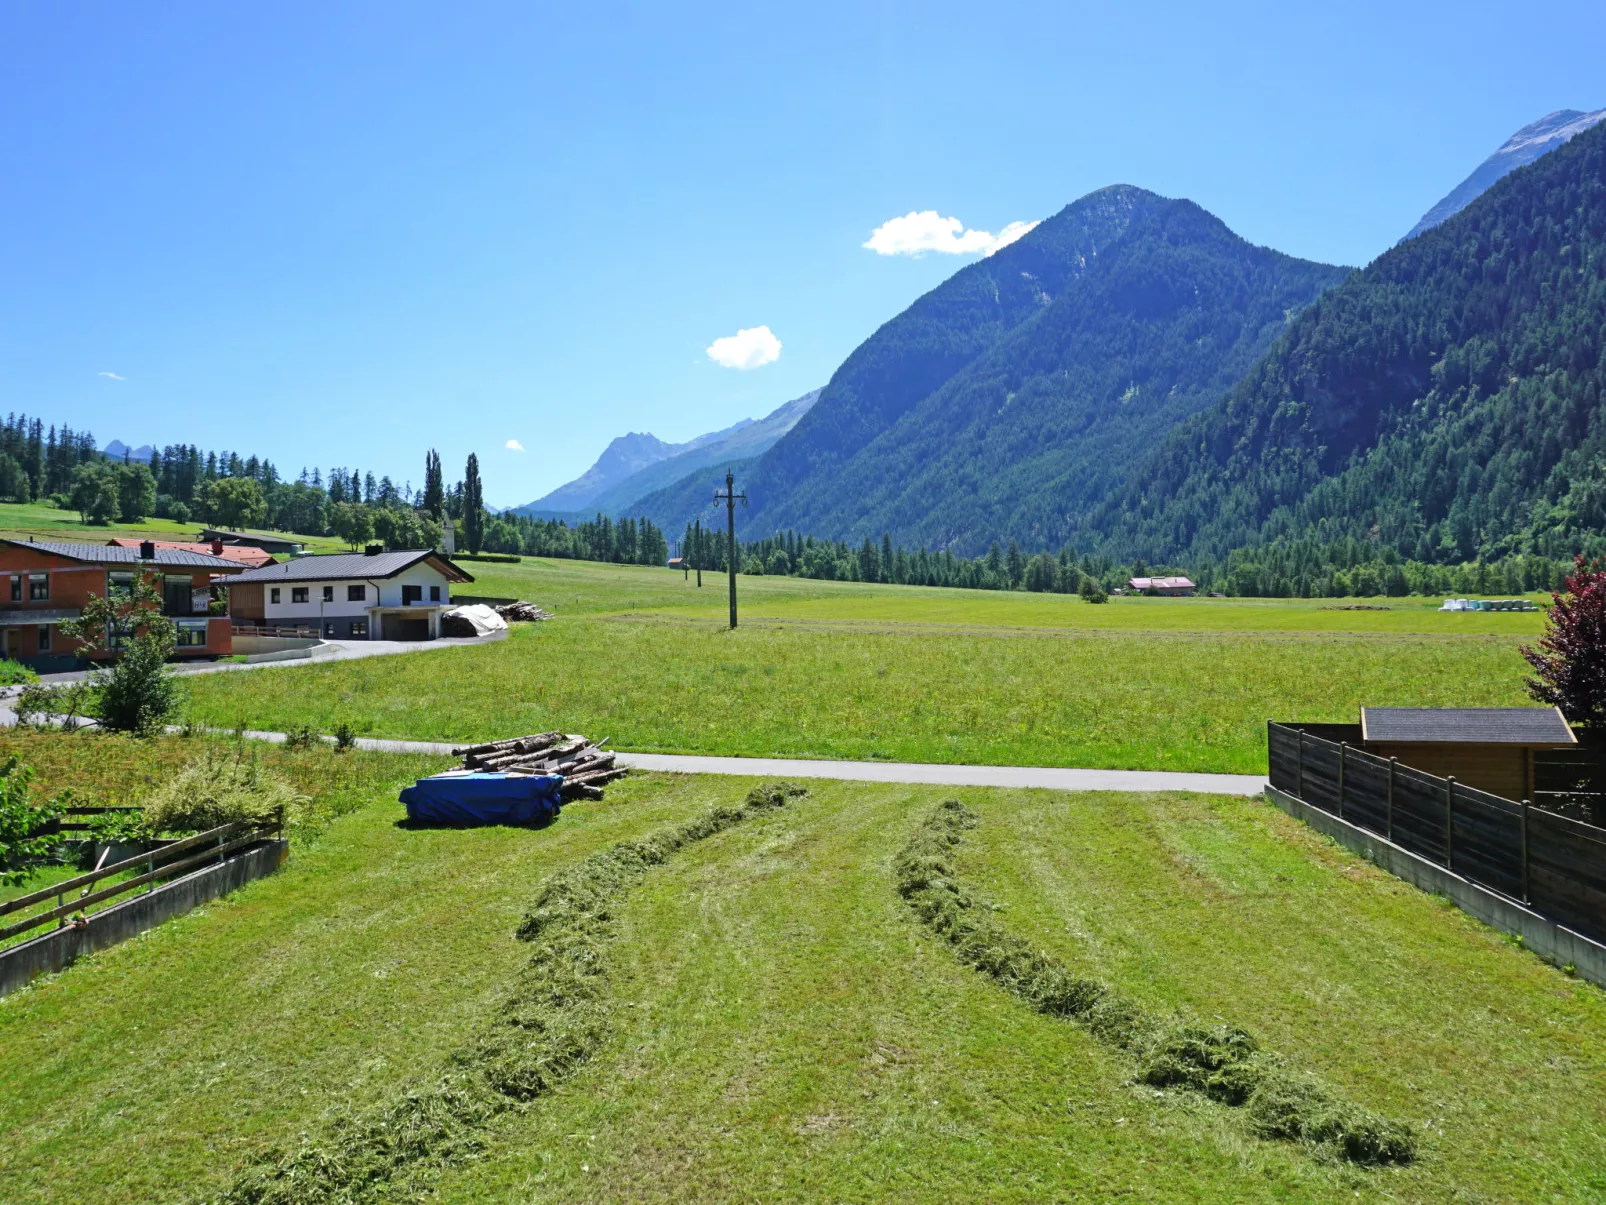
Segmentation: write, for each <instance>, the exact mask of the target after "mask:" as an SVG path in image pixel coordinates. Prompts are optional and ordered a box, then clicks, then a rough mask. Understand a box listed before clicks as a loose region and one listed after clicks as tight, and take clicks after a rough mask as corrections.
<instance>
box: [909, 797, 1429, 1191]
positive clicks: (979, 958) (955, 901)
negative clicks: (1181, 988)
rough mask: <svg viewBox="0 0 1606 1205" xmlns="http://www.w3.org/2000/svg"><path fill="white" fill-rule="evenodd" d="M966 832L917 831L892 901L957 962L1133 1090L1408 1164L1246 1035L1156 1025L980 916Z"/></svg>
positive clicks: (1384, 1134)
mask: <svg viewBox="0 0 1606 1205" xmlns="http://www.w3.org/2000/svg"><path fill="white" fill-rule="evenodd" d="M976 823H977V821H976V815H975V813H974V812H972V811H971V810H970V809H969V808H967V807H966V806H965V805H964V804H962V803H960V802H959V801H958V800H957V799H949V800H947V801H945V802H943V803H941V804H939V805H938V806H937V808H936V809H935V810H934V811H933V812H932V813H931V814H930V815H929V816H928V817H927V818H926V819H925V821H924V822H923V823H922V824H921V825H920V827H919V828H918V829H916V830H915V834H914V836H913V837H911V838H910V840H909V843H908V845H906V846H905V847H904V848H903V851H902V852H901V853H900V854H899V856H898V859H897V862H896V863H895V871H896V873H897V876H898V892H899V894H901V895H902V896H903V897H904V898H905V899H906V900H908V901H909V904H910V906H911V907H912V908H913V909H914V910H915V912H916V914H918V915H919V917H920V919H921V920H922V921H924V922H925V923H926V924H927V925H929V926H930V927H931V928H932V929H933V930H935V931H936V932H937V933H938V934H940V935H941V936H942V937H944V938H945V939H946V940H947V941H948V943H949V944H950V945H951V946H953V948H954V952H955V954H957V955H958V957H959V960H960V961H961V962H963V963H965V964H966V965H968V966H971V967H974V968H975V969H976V970H978V971H981V972H982V973H983V974H986V975H988V976H989V977H990V978H992V979H993V980H994V981H996V982H997V983H998V984H1000V985H1001V986H1002V987H1004V988H1006V989H1007V990H1009V991H1010V992H1012V993H1014V994H1015V995H1016V996H1019V997H1020V998H1021V999H1023V1000H1024V1001H1026V1002H1027V1003H1028V1004H1030V1005H1031V1006H1032V1007H1033V1008H1035V1009H1037V1010H1038V1011H1039V1012H1042V1013H1047V1014H1049V1015H1051V1016H1060V1017H1067V1018H1070V1019H1072V1020H1076V1021H1079V1022H1081V1023H1082V1024H1084V1025H1086V1026H1087V1028H1088V1031H1089V1032H1090V1033H1092V1034H1093V1036H1094V1037H1096V1038H1098V1040H1099V1041H1101V1042H1103V1043H1105V1044H1106V1045H1109V1046H1114V1047H1116V1048H1118V1049H1121V1050H1125V1051H1127V1052H1128V1053H1130V1054H1131V1055H1133V1056H1134V1057H1135V1058H1136V1060H1137V1072H1136V1074H1135V1075H1134V1077H1133V1078H1134V1079H1135V1080H1136V1081H1137V1082H1138V1083H1142V1084H1148V1085H1151V1086H1152V1087H1156V1088H1180V1089H1186V1090H1189V1091H1194V1092H1199V1093H1202V1094H1204V1095H1205V1096H1208V1097H1210V1098H1211V1099H1213V1100H1217V1101H1220V1102H1221V1103H1223V1104H1226V1105H1233V1106H1243V1107H1245V1109H1246V1111H1247V1113H1248V1115H1249V1119H1250V1124H1251V1126H1252V1127H1253V1128H1254V1130H1255V1132H1256V1133H1257V1134H1260V1135H1261V1136H1262V1137H1266V1138H1281V1139H1286V1140H1289V1141H1293V1142H1305V1143H1309V1144H1311V1145H1313V1146H1318V1147H1322V1148H1324V1149H1326V1150H1330V1151H1333V1152H1334V1153H1336V1154H1338V1155H1339V1156H1341V1157H1342V1158H1345V1159H1348V1160H1351V1161H1352V1162H1355V1163H1406V1162H1409V1161H1410V1160H1411V1159H1412V1158H1413V1157H1414V1155H1415V1149H1416V1146H1415V1138H1414V1136H1413V1134H1412V1132H1411V1129H1410V1127H1409V1126H1407V1125H1404V1124H1403V1123H1400V1122H1395V1121H1390V1120H1389V1119H1388V1118H1385V1117H1382V1116H1380V1115H1379V1114H1377V1113H1374V1112H1372V1111H1371V1110H1370V1109H1366V1108H1363V1107H1362V1106H1360V1105H1356V1104H1351V1103H1350V1102H1348V1101H1344V1100H1340V1099H1339V1098H1338V1097H1336V1096H1334V1095H1333V1094H1332V1093H1331V1092H1330V1091H1329V1090H1328V1089H1326V1088H1324V1087H1323V1086H1322V1085H1320V1084H1319V1083H1317V1082H1316V1081H1315V1080H1313V1079H1311V1078H1309V1077H1308V1076H1304V1075H1300V1074H1298V1073H1296V1072H1293V1071H1290V1070H1288V1069H1287V1068H1286V1067H1284V1066H1283V1064H1282V1063H1281V1061H1280V1060H1278V1059H1277V1058H1276V1057H1275V1056H1272V1055H1268V1054H1264V1053H1262V1052H1261V1051H1260V1050H1259V1048H1258V1046H1257V1044H1256V1042H1255V1039H1254V1037H1253V1036H1252V1035H1250V1034H1249V1033H1248V1032H1247V1031H1245V1030H1243V1029H1239V1028H1238V1027H1237V1026H1234V1025H1218V1026H1213V1027H1211V1026H1202V1025H1198V1024H1195V1023H1193V1022H1189V1021H1186V1020H1183V1021H1174V1020H1173V1021H1167V1020H1165V1019H1163V1018H1160V1017H1157V1016H1154V1015H1152V1014H1151V1013H1149V1012H1148V1011H1147V1010H1146V1009H1144V1008H1143V1007H1142V1006H1141V1005H1139V1004H1137V1003H1136V1002H1134V1001H1132V1000H1129V999H1126V998H1125V997H1123V996H1121V995H1120V994H1119V993H1118V992H1116V991H1115V990H1114V989H1113V988H1111V987H1109V986H1108V985H1106V984H1103V983H1100V982H1098V981H1097V980H1094V979H1082V978H1078V977H1076V976H1074V975H1072V974H1071V973H1070V971H1069V970H1067V969H1066V968H1065V967H1064V966H1062V965H1061V964H1060V963H1059V962H1058V961H1056V960H1055V959H1052V958H1050V957H1049V956H1048V955H1046V954H1042V953H1039V952H1037V951H1035V950H1033V949H1032V948H1031V946H1030V945H1028V944H1027V943H1026V942H1025V941H1023V940H1021V939H1020V938H1019V937H1017V936H1015V935H1014V934H1012V933H1009V932H1007V931H1006V930H1004V929H1003V928H1001V927H1000V926H999V925H997V924H995V923H994V922H993V921H992V920H990V919H989V918H988V917H986V916H984V915H981V913H980V912H979V911H978V909H977V907H976V904H975V901H974V900H973V899H972V897H971V896H970V894H969V893H968V892H967V891H966V890H965V889H964V887H963V886H962V885H961V884H960V882H959V880H958V876H957V874H956V872H955V870H954V867H953V860H952V854H953V850H954V848H955V847H956V846H957V845H958V844H959V843H960V841H961V840H962V839H963V836H964V834H965V832H966V831H967V830H969V829H972V828H974V827H975V826H976Z"/></svg>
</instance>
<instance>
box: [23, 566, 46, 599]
mask: <svg viewBox="0 0 1606 1205" xmlns="http://www.w3.org/2000/svg"><path fill="white" fill-rule="evenodd" d="M49 597H50V574H48V573H30V574H29V575H28V601H29V602H44V601H45V599H47V598H49Z"/></svg>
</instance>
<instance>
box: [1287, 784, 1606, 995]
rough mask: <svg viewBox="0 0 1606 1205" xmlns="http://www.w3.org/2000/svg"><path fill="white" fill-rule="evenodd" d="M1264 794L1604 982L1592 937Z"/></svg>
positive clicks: (1300, 804) (1314, 811) (1603, 963)
mask: <svg viewBox="0 0 1606 1205" xmlns="http://www.w3.org/2000/svg"><path fill="white" fill-rule="evenodd" d="M1266 799H1267V800H1268V801H1269V802H1271V803H1274V804H1276V805H1277V806H1278V807H1280V808H1282V810H1283V811H1285V812H1287V813H1288V814H1289V815H1290V816H1292V817H1293V818H1294V819H1296V820H1302V821H1304V822H1305V823H1306V824H1308V825H1310V826H1311V828H1313V829H1315V830H1316V831H1317V832H1320V833H1325V834H1326V835H1327V836H1329V837H1331V838H1333V840H1335V841H1337V842H1338V843H1339V844H1340V845H1342V846H1344V847H1345V848H1347V849H1350V850H1353V851H1354V852H1355V853H1358V854H1360V855H1361V857H1363V858H1365V859H1366V860H1367V861H1368V862H1371V863H1372V864H1373V865H1375V866H1377V867H1379V868H1380V869H1383V870H1386V871H1388V872H1389V873H1390V874H1392V875H1394V876H1396V877H1397V878H1401V879H1404V880H1405V881H1406V882H1407V883H1411V884H1414V885H1415V886H1417V887H1420V888H1422V890H1424V891H1431V892H1433V893H1434V894H1436V895H1443V896H1448V897H1449V898H1450V900H1451V901H1452V902H1453V903H1454V904H1455V905H1456V907H1458V908H1460V909H1461V910H1462V911H1463V912H1466V913H1468V914H1469V915H1471V916H1475V917H1477V918H1478V919H1479V920H1481V921H1482V922H1483V923H1484V924H1486V925H1490V926H1492V927H1493V928H1496V929H1501V930H1503V931H1505V932H1507V933H1513V934H1515V935H1517V936H1518V937H1521V938H1522V944H1523V946H1524V947H1526V948H1527V949H1529V950H1532V951H1533V952H1534V953H1535V954H1537V955H1539V957H1541V958H1543V959H1544V960H1545V961H1546V962H1551V963H1554V964H1555V965H1557V966H1571V967H1572V968H1573V969H1574V970H1575V971H1577V973H1578V975H1579V977H1580V978H1583V979H1587V980H1589V981H1590V982H1591V983H1596V984H1599V985H1601V986H1602V987H1606V945H1602V944H1601V943H1600V942H1597V941H1592V940H1591V939H1590V938H1587V937H1585V936H1584V935H1583V934H1582V933H1574V932H1573V931H1572V930H1571V929H1568V928H1564V927H1563V926H1561V925H1558V924H1557V923H1556V922H1555V921H1553V920H1547V919H1546V918H1545V917H1543V916H1540V915H1539V914H1538V913H1537V912H1534V911H1532V910H1531V909H1529V908H1527V907H1525V906H1524V905H1522V904H1520V903H1518V902H1517V901H1516V900H1512V899H1508V898H1506V897H1505V896H1503V895H1501V894H1499V893H1498V892H1494V891H1490V890H1489V889H1488V888H1487V887H1481V886H1479V885H1478V884H1477V883H1474V882H1472V881H1471V880H1469V879H1464V878H1462V877H1461V876H1460V875H1458V874H1455V873H1453V872H1451V871H1449V870H1446V869H1445V868H1444V867H1443V866H1440V865H1438V864H1437V863H1435V862H1429V861H1428V860H1427V859H1426V858H1422V857H1418V856H1417V855H1416V854H1413V853H1411V852H1409V851H1408V850H1404V849H1401V848H1400V847H1399V846H1398V845H1395V844H1394V843H1392V842H1391V841H1389V840H1387V839H1386V838H1384V837H1380V836H1378V835H1377V834H1376V833H1373V832H1368V831H1367V830H1366V829H1364V828H1358V827H1356V826H1355V825H1353V824H1351V823H1349V821H1347V820H1340V819H1339V818H1338V817H1337V816H1335V815H1333V814H1332V813H1331V812H1324V811H1322V810H1321V808H1315V807H1311V805H1310V804H1308V803H1306V802H1304V801H1303V800H1302V799H1299V798H1297V797H1295V796H1293V795H1290V794H1288V793H1287V792H1286V791H1279V790H1278V789H1277V788H1276V787H1271V786H1268V787H1267V788H1266Z"/></svg>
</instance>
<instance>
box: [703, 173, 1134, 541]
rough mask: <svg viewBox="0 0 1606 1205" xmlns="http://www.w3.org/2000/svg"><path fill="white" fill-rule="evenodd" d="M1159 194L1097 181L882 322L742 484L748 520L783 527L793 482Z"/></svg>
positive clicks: (854, 442)
mask: <svg viewBox="0 0 1606 1205" xmlns="http://www.w3.org/2000/svg"><path fill="white" fill-rule="evenodd" d="M1164 203H1165V202H1164V200H1163V198H1161V197H1157V196H1155V195H1154V194H1153V193H1150V192H1145V191H1144V190H1143V189H1141V188H1130V187H1126V186H1124V185H1122V186H1116V187H1113V188H1105V189H1101V190H1099V191H1098V192H1095V193H1092V194H1090V195H1088V196H1086V197H1083V198H1082V199H1081V200H1079V201H1076V202H1074V203H1073V204H1071V205H1068V206H1066V207H1065V208H1064V209H1062V210H1061V211H1060V212H1059V213H1057V214H1055V215H1054V216H1053V217H1051V218H1049V219H1048V220H1046V221H1044V222H1042V223H1041V224H1040V225H1039V226H1038V227H1037V228H1036V229H1035V230H1033V231H1032V232H1031V233H1030V234H1028V235H1026V236H1025V237H1024V238H1022V239H1019V240H1018V241H1016V242H1014V243H1011V244H1009V245H1008V246H1007V247H1005V248H1003V249H1002V250H1001V251H999V252H997V253H996V254H994V255H992V256H989V257H988V258H986V259H983V260H979V261H977V262H976V263H974V264H971V265H970V266H969V267H966V268H963V269H961V270H960V271H958V272H956V273H954V275H953V276H951V277H949V278H948V279H947V280H945V281H944V282H943V283H942V284H940V285H938V286H937V287H936V288H935V289H933V290H931V292H929V293H927V294H926V295H925V296H923V297H921V298H920V299H919V300H917V301H916V302H915V303H914V304H913V305H911V306H910V307H909V308H908V309H906V310H904V311H903V313H901V314H899V315H898V316H897V317H895V318H893V319H892V320H891V321H889V322H887V323H885V324H884V325H883V326H882V327H881V328H880V329H879V330H877V331H876V332H875V333H874V334H873V335H871V336H870V337H869V338H868V339H866V340H865V341H864V342H863V343H861V344H860V345H859V346H858V347H857V348H856V349H855V350H854V351H853V353H852V354H851V355H850V356H848V358H847V359H846V360H845V361H843V363H842V366H841V367H840V368H838V369H837V370H836V372H835V373H833V374H832V376H831V380H830V381H829V382H828V383H827V384H826V386H825V388H824V389H823V391H822V392H821V394H820V400H819V401H818V402H816V403H815V405H814V407H813V409H811V410H810V411H809V412H808V414H806V415H804V416H803V418H802V419H801V420H800V421H799V422H798V424H797V426H796V427H794V428H793V429H792V431H791V432H790V433H789V434H788V435H787V436H786V437H785V438H784V439H782V440H781V441H780V442H779V443H777V444H776V445H775V446H774V447H773V448H771V449H770V450H769V451H768V452H767V453H765V455H764V457H763V459H762V461H761V463H760V466H759V467H758V469H757V471H756V473H755V475H754V479H753V481H752V482H751V483H750V485H751V488H750V490H749V492H750V494H751V496H752V499H753V505H752V507H751V510H750V513H749V522H750V524H753V525H756V526H757V527H763V528H765V529H772V528H779V527H782V526H786V525H787V523H789V522H790V520H789V519H788V518H786V515H787V514H788V513H789V511H790V509H791V503H790V501H789V500H790V498H791V495H792V494H793V492H794V491H796V490H798V489H800V488H803V487H804V485H805V483H807V482H809V481H811V480H813V479H818V478H820V477H821V476H822V475H824V474H826V473H828V472H830V471H831V470H832V469H833V468H835V467H836V466H838V465H840V464H841V463H843V462H844V461H846V460H848V459H849V458H851V457H852V456H854V455H855V454H856V453H857V452H858V451H859V450H860V449H861V448H863V447H864V445H865V444H867V443H869V442H870V441H871V440H872V439H874V438H875V437H876V436H878V435H880V434H881V433H882V432H884V431H886V430H887V429H888V428H889V427H891V426H892V425H893V424H894V423H895V422H897V421H898V419H899V418H900V417H902V416H903V415H904V414H905V413H906V412H907V411H908V410H909V409H910V408H912V407H913V406H915V405H916V404H917V403H918V402H920V401H921V400H922V399H923V398H925V397H927V396H928V395H929V394H931V393H932V392H933V391H934V390H936V389H937V388H939V387H940V386H941V385H942V384H943V383H944V382H945V381H947V380H948V379H949V378H950V377H952V376H953V375H954V374H955V373H957V372H959V371H960V370H961V369H962V368H964V367H965V366H966V365H967V364H969V363H970V362H971V361H973V360H974V359H975V358H976V357H977V356H979V355H981V354H982V353H984V352H986V351H987V350H989V349H990V348H992V347H994V346H995V345H996V344H997V343H998V342H999V341H1000V340H1001V339H1003V338H1004V337H1005V336H1006V335H1007V334H1008V333H1009V332H1010V331H1012V330H1014V329H1015V328H1016V327H1018V326H1019V325H1020V324H1021V323H1023V322H1026V321H1028V320H1029V319H1031V318H1032V317H1034V316H1035V315H1036V314H1038V313H1039V312H1040V311H1041V310H1042V309H1043V308H1044V307H1045V306H1048V305H1050V304H1051V303H1052V302H1053V301H1054V300H1055V299H1056V298H1058V297H1059V296H1060V295H1061V294H1062V293H1063V292H1064V290H1065V289H1066V288H1067V287H1068V286H1069V285H1070V283H1071V282H1072V281H1074V280H1075V279H1077V278H1078V277H1079V276H1081V275H1082V273H1083V272H1085V271H1086V270H1087V268H1088V265H1089V264H1090V263H1092V262H1094V261H1096V259H1097V257H1098V255H1099V253H1100V252H1102V251H1103V250H1104V248H1106V247H1107V246H1109V245H1110V244H1111V243H1112V242H1114V241H1115V240H1116V239H1117V238H1119V237H1120V236H1121V235H1122V234H1123V233H1124V232H1125V231H1126V230H1127V229H1128V228H1129V227H1130V226H1131V225H1132V223H1134V222H1136V221H1139V220H1141V219H1142V218H1143V217H1145V216H1147V215H1148V214H1149V213H1151V212H1153V211H1154V210H1155V209H1156V208H1157V207H1159V206H1160V205H1163V204H1164ZM671 530H673V528H671Z"/></svg>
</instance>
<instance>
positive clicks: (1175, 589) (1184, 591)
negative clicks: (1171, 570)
mask: <svg viewBox="0 0 1606 1205" xmlns="http://www.w3.org/2000/svg"><path fill="white" fill-rule="evenodd" d="M1127 588H1128V589H1129V590H1131V591H1132V593H1134V594H1164V595H1167V596H1169V597H1172V598H1188V597H1191V596H1192V594H1193V592H1194V589H1195V587H1194V584H1193V583H1192V582H1190V581H1189V580H1188V579H1187V578H1185V577H1134V578H1132V579H1131V580H1130V581H1128V582H1127Z"/></svg>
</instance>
